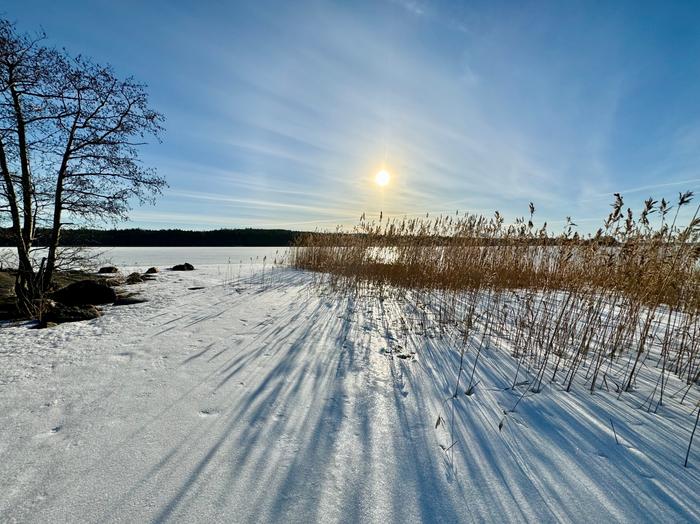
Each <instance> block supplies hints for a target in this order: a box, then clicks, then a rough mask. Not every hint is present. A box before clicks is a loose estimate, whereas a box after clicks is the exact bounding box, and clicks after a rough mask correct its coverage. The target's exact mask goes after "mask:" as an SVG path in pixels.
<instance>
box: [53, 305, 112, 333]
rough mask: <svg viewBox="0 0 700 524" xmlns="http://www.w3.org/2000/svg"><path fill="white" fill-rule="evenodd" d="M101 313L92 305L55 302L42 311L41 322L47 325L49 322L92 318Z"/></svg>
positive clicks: (78, 320) (55, 322) (59, 322)
mask: <svg viewBox="0 0 700 524" xmlns="http://www.w3.org/2000/svg"><path fill="white" fill-rule="evenodd" d="M101 314H102V313H100V310H99V309H97V308H96V307H95V306H92V305H82V306H68V305H65V304H61V303H58V302H55V303H53V304H52V305H51V306H50V307H49V308H48V310H47V311H45V312H44V314H43V315H42V317H41V323H42V324H43V325H44V326H45V327H48V326H49V325H51V324H62V323H64V322H80V321H82V320H92V319H93V318H97V317H99V316H100V315H101Z"/></svg>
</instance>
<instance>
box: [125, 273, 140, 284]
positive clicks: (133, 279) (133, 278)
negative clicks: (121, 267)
mask: <svg viewBox="0 0 700 524" xmlns="http://www.w3.org/2000/svg"><path fill="white" fill-rule="evenodd" d="M141 282H143V276H141V273H132V274H131V275H129V276H128V277H126V283H127V284H140V283H141Z"/></svg>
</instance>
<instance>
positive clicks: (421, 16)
mask: <svg viewBox="0 0 700 524" xmlns="http://www.w3.org/2000/svg"><path fill="white" fill-rule="evenodd" d="M0 13H1V14H4V16H5V17H7V18H10V19H11V20H14V21H15V22H17V24H18V28H19V29H20V30H25V31H33V30H37V29H43V30H44V31H45V32H46V33H47V35H48V37H49V38H48V43H49V44H50V45H55V46H59V47H65V48H66V49H68V50H69V51H70V52H72V53H82V54H84V55H87V56H90V57H92V58H93V59H95V60H96V61H98V62H101V63H110V64H111V65H112V66H113V67H114V68H115V70H116V71H117V73H118V74H120V75H122V76H128V75H133V76H134V77H135V78H136V79H137V80H139V81H143V82H145V83H146V84H147V85H148V92H149V94H150V97H151V103H152V106H153V107H154V108H155V109H157V110H159V111H160V112H162V113H163V114H164V115H165V117H166V123H165V127H166V132H165V134H164V135H163V140H162V143H158V142H154V143H151V144H149V145H147V146H145V147H144V148H143V150H142V155H141V156H142V159H143V161H144V163H145V164H146V165H148V166H153V167H155V168H156V169H157V170H158V172H159V174H160V175H162V176H164V177H165V178H166V179H167V181H168V184H169V188H168V189H166V190H165V191H164V193H163V195H162V196H161V197H160V198H159V199H158V202H157V204H156V205H155V206H146V207H135V208H134V209H133V211H132V213H131V220H130V222H128V223H127V224H121V225H120V227H125V226H128V227H146V228H186V229H215V228H221V227H283V228H293V229H303V230H314V229H330V228H333V227H334V226H335V225H337V224H341V225H345V226H348V225H352V224H353V223H356V222H357V220H358V219H359V217H360V215H361V214H362V213H363V212H364V213H367V214H368V215H376V214H378V213H379V211H380V210H381V211H383V212H384V214H385V215H390V216H393V215H397V216H403V215H409V216H414V215H421V214H425V213H426V212H429V213H432V214H437V213H450V214H451V213H454V212H455V211H457V210H460V212H466V211H470V212H475V213H485V214H491V213H493V211H494V210H500V211H501V212H502V213H503V214H504V215H505V217H506V218H507V219H509V220H511V219H513V218H514V217H516V216H521V215H524V214H526V213H527V212H528V210H527V207H528V203H529V202H530V201H532V202H534V204H535V206H536V208H537V212H536V217H537V218H538V221H539V222H540V223H541V222H542V221H544V220H547V221H548V222H549V224H550V227H551V228H553V229H554V230H556V228H557V227H559V228H561V227H563V221H564V219H565V217H566V216H571V217H572V219H573V220H574V221H575V222H576V223H577V224H579V228H580V229H581V231H582V232H586V231H595V229H596V228H597V227H599V225H600V224H601V223H602V219H603V218H604V217H605V216H606V214H607V213H608V212H609V204H610V202H612V199H613V197H612V194H613V193H614V192H621V193H622V194H623V196H624V197H625V201H626V203H627V204H629V205H630V206H631V207H633V208H634V209H639V208H640V207H641V203H642V201H643V200H644V199H645V198H647V197H649V196H654V197H655V198H657V199H660V198H661V197H667V198H671V199H675V198H677V194H678V192H679V191H685V190H700V169H699V168H700V94H699V93H698V85H700V31H699V30H698V26H697V21H698V19H699V18H700V4H698V3H697V2H643V1H635V2H623V1H616V2H595V1H585V2H574V1H572V2H527V1H524V2H497V1H484V2H481V1H477V2H438V1H436V2H428V1H422V0H375V1H369V2H364V1H352V2H349V1H336V2H321V1H309V2H306V1H303V0H298V1H294V2H270V1H266V0H260V1H256V2H245V3H244V2H224V1H198V2H194V1H177V0H169V1H158V0H151V1H148V2H142V1H135V0H134V1H129V0H120V1H119V2H115V1H104V0H90V1H84V2H83V1H78V0H75V1H66V2H56V1H53V0H45V1H40V0H13V1H7V0H1V1H0ZM382 168H384V169H386V170H387V171H388V172H389V173H390V174H391V181H390V183H389V185H388V186H386V187H384V188H381V187H379V186H377V185H376V184H375V183H374V175H375V173H376V172H377V171H379V170H380V169H382Z"/></svg>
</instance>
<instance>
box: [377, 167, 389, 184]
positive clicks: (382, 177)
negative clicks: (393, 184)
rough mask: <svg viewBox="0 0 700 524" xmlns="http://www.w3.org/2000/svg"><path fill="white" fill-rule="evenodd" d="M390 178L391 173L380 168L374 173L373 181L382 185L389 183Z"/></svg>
mask: <svg viewBox="0 0 700 524" xmlns="http://www.w3.org/2000/svg"><path fill="white" fill-rule="evenodd" d="M390 180H391V175H390V174H389V172H388V171H387V170H386V169H382V170H380V171H378V172H377V174H376V175H374V182H375V184H377V185H378V186H381V187H384V186H386V185H388V184H389V181H390Z"/></svg>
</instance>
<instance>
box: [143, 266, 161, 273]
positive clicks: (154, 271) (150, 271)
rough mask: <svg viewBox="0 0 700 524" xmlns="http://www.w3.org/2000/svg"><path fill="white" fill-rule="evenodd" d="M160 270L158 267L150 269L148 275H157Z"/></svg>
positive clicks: (147, 271)
mask: <svg viewBox="0 0 700 524" xmlns="http://www.w3.org/2000/svg"><path fill="white" fill-rule="evenodd" d="M158 271H159V269H158V268H157V267H149V268H148V269H147V270H146V274H147V275H154V274H155V273H158Z"/></svg>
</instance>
